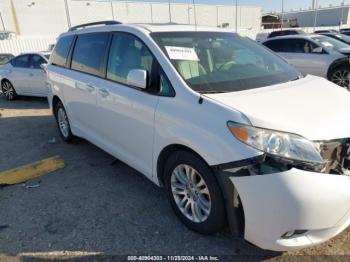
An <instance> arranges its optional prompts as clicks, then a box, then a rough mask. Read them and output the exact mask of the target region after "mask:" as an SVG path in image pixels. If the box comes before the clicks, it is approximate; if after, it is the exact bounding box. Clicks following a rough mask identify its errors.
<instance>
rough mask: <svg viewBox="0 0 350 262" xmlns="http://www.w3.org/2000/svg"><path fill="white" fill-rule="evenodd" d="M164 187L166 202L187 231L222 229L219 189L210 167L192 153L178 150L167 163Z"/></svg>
mask: <svg viewBox="0 0 350 262" xmlns="http://www.w3.org/2000/svg"><path fill="white" fill-rule="evenodd" d="M164 184H165V190H166V194H167V196H168V199H169V202H170V204H171V206H172V208H173V210H174V212H175V214H176V215H177V216H178V217H179V219H180V220H181V222H182V223H183V224H185V225H186V226H187V227H188V228H190V229H192V230H194V231H196V232H198V233H201V234H212V233H216V232H218V231H220V230H221V229H222V228H223V227H224V226H225V222H226V219H225V217H226V216H225V208H224V199H223V196H222V192H221V189H220V187H219V185H218V183H217V181H216V179H215V177H214V174H213V172H212V170H211V169H210V167H209V166H208V165H207V164H206V163H205V162H204V161H203V160H202V159H201V158H200V157H199V156H197V155H196V154H194V153H191V152H187V151H179V152H176V153H174V154H173V155H172V156H170V158H169V159H168V160H167V162H166V165H165V170H164Z"/></svg>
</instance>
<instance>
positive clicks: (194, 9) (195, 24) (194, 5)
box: [192, 0, 197, 31]
mask: <svg viewBox="0 0 350 262" xmlns="http://www.w3.org/2000/svg"><path fill="white" fill-rule="evenodd" d="M192 3H193V12H194V26H195V29H196V31H197V9H196V2H195V0H192Z"/></svg>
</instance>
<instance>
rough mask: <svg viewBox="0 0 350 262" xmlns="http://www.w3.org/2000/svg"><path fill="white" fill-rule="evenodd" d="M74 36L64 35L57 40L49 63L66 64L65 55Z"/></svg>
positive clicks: (63, 65) (66, 55)
mask: <svg viewBox="0 0 350 262" xmlns="http://www.w3.org/2000/svg"><path fill="white" fill-rule="evenodd" d="M73 39H74V36H73V35H70V36H65V37H62V38H60V39H59V40H58V42H57V44H56V46H55V49H54V50H53V52H52V55H51V64H53V65H56V66H62V67H65V66H66V62H67V57H68V54H69V50H70V47H71V45H72V42H73Z"/></svg>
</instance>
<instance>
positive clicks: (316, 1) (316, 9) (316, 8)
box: [314, 0, 318, 32]
mask: <svg viewBox="0 0 350 262" xmlns="http://www.w3.org/2000/svg"><path fill="white" fill-rule="evenodd" d="M315 5H316V7H315V21H314V32H315V30H316V26H317V15H318V13H317V11H318V0H315Z"/></svg>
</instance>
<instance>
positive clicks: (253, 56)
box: [47, 22, 350, 251]
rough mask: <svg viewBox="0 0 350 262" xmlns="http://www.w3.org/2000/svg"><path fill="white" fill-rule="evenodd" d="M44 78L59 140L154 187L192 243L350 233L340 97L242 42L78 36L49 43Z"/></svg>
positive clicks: (102, 27) (345, 115) (349, 130)
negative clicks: (223, 236) (83, 147)
mask: <svg viewBox="0 0 350 262" xmlns="http://www.w3.org/2000/svg"><path fill="white" fill-rule="evenodd" d="M47 76H48V85H49V86H50V88H49V89H50V90H51V91H50V92H49V93H50V94H49V98H48V99H49V103H50V106H51V108H52V110H53V113H54V115H55V117H56V120H57V124H58V129H59V132H60V134H61V136H62V138H63V139H64V140H65V141H67V142H70V141H72V140H74V136H76V137H81V138H84V139H86V140H88V141H90V142H91V143H93V144H95V145H97V146H98V147H100V148H102V149H103V150H105V151H106V152H108V153H110V154H111V155H113V156H115V157H116V158H118V159H120V160H121V161H124V162H125V163H127V164H128V165H130V166H132V167H134V168H135V169H136V170H138V171H139V172H141V173H143V174H144V175H145V176H146V177H147V178H149V179H150V180H151V181H153V182H154V183H155V184H157V185H158V186H161V187H164V189H165V191H166V193H167V196H168V198H169V201H170V204H171V206H172V208H173V209H174V212H175V213H176V215H177V216H178V217H179V219H180V220H181V221H182V222H183V223H184V224H185V225H186V226H188V227H189V228H191V229H193V230H195V231H197V232H200V233H203V234H209V233H215V232H217V231H219V230H221V229H223V228H224V227H225V226H227V225H229V227H230V229H231V230H232V232H233V233H234V235H236V236H241V237H243V238H244V239H246V240H247V241H248V242H250V243H252V244H254V245H256V246H259V247H260V248H263V249H269V250H276V251H287V250H292V249H297V248H302V247H307V246H312V245H315V244H319V243H321V242H324V241H327V240H329V239H330V238H332V237H334V236H336V235H337V234H339V233H340V232H342V231H343V230H344V229H346V228H347V227H348V226H349V224H350V170H349V169H350V158H349V151H350V107H349V105H350V93H348V92H347V91H346V90H345V89H344V88H341V87H339V86H336V85H335V84H333V83H331V82H328V81H327V80H325V79H322V78H319V77H315V76H306V77H302V76H301V75H300V74H299V73H298V72H297V71H296V70H295V69H294V68H293V67H291V66H290V65H288V64H287V63H286V62H285V61H284V60H282V59H281V58H280V57H278V56H277V55H274V54H273V53H272V52H271V51H269V50H268V49H266V48H265V47H263V46H261V45H259V44H257V43H255V42H254V41H252V40H249V39H247V38H242V37H240V36H238V35H236V34H234V33H232V32H229V31H225V30H224V29H219V28H210V27H194V26H184V25H145V24H138V25H136V24H120V23H117V22H103V23H102V22H101V23H94V24H85V25H81V26H80V27H79V26H77V27H74V28H72V29H71V30H70V31H69V32H66V33H63V34H62V35H61V36H60V37H59V40H58V43H57V45H56V46H55V49H54V51H53V54H52V56H51V58H50V61H49V65H48V66H47ZM140 215H141V216H142V213H140Z"/></svg>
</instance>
